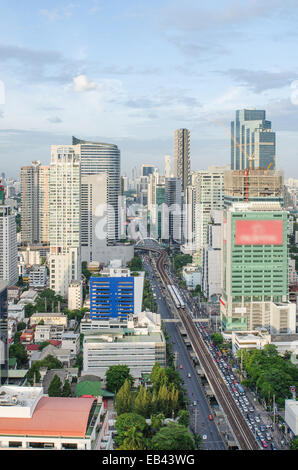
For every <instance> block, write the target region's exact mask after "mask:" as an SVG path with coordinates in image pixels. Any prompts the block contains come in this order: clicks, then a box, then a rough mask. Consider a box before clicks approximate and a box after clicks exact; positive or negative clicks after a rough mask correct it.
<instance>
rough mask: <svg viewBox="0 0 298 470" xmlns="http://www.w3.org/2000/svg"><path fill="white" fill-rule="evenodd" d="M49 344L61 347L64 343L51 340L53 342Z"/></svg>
mask: <svg viewBox="0 0 298 470" xmlns="http://www.w3.org/2000/svg"><path fill="white" fill-rule="evenodd" d="M49 343H50V344H51V345H52V346H56V347H58V346H61V344H62V341H58V340H57V339H51V340H50V341H49Z"/></svg>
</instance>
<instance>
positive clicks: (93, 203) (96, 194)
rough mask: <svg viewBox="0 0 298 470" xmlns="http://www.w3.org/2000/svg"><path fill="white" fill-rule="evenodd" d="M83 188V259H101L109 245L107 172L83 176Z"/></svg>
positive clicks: (88, 260)
mask: <svg viewBox="0 0 298 470" xmlns="http://www.w3.org/2000/svg"><path fill="white" fill-rule="evenodd" d="M81 189H82V192H81V257H82V261H87V262H90V261H100V260H101V251H102V250H104V249H106V246H107V233H106V225H107V216H108V208H107V201H108V175H107V173H102V174H98V175H86V176H82V177H81Z"/></svg>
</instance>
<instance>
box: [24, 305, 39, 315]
mask: <svg viewBox="0 0 298 470" xmlns="http://www.w3.org/2000/svg"><path fill="white" fill-rule="evenodd" d="M36 311H37V309H36V306H35V305H33V304H26V305H25V317H26V318H29V317H31V315H33V313H35V312H36Z"/></svg>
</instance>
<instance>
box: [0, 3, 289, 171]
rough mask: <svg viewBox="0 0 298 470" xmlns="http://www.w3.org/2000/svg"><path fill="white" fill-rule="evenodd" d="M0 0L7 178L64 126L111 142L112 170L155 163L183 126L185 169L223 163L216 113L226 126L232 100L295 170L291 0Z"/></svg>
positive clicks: (67, 139)
mask: <svg viewBox="0 0 298 470" xmlns="http://www.w3.org/2000/svg"><path fill="white" fill-rule="evenodd" d="M3 3H4V4H2V10H1V20H0V22H1V23H0V24H1V33H0V59H1V65H0V80H1V86H2V88H1V90H2V91H0V95H1V102H0V116H1V118H0V152H1V154H2V155H4V156H5V157H7V161H8V164H7V172H8V173H10V174H11V175H12V176H17V175H16V174H15V172H16V170H15V168H17V167H20V166H21V164H23V165H26V164H30V163H31V162H32V161H33V160H40V161H41V163H42V164H47V162H48V159H49V148H50V145H53V144H55V145H67V144H70V143H71V136H72V135H80V136H81V138H82V139H85V140H94V141H100V142H101V141H103V142H108V143H113V144H115V145H117V146H118V147H119V149H120V151H121V155H122V173H126V174H129V173H130V171H131V168H132V167H133V166H135V165H138V164H141V162H144V161H147V162H149V163H152V164H154V165H156V166H159V167H161V165H162V160H163V158H164V155H166V154H170V155H172V156H173V154H174V144H173V138H172V134H173V131H174V130H175V129H179V128H183V127H184V128H187V129H189V130H190V133H191V158H192V165H193V168H194V169H202V168H204V162H205V161H206V159H208V161H209V162H210V164H215V163H216V164H220V165H225V164H227V163H229V161H230V153H229V150H230V149H229V137H228V136H227V135H226V133H225V132H224V130H223V129H222V128H221V127H220V126H219V125H218V124H217V121H218V120H220V121H221V122H223V123H224V124H225V125H226V126H227V127H228V128H229V127H230V122H231V120H232V119H233V118H234V114H235V111H236V110H237V109H243V108H256V109H265V110H266V114H267V117H268V119H269V120H270V121H271V122H272V126H273V128H274V131H275V132H276V140H277V168H284V170H285V176H286V177H288V176H290V175H291V174H293V173H294V171H295V158H296V150H295V149H296V148H297V143H298V142H297V138H298V137H297V136H296V128H297V117H296V115H297V112H296V111H297V97H296V94H297V93H296V89H297V83H296V81H297V78H298V73H297V71H296V70H295V67H294V66H293V64H292V62H293V61H292V56H293V54H292V51H293V50H294V46H295V42H296V26H295V25H296V21H295V20H296V18H297V14H298V10H297V5H296V4H295V2H293V1H289V0H287V1H284V2H281V1H278V0H276V1H274V2H273V3H271V5H270V8H268V7H267V6H266V2H264V1H261V2H258V4H256V3H255V2H253V1H251V2H246V3H245V4H244V2H240V3H243V5H238V4H237V6H236V5H235V4H234V3H233V2H232V1H225V2H218V1H216V2H214V5H213V10H211V9H203V8H202V7H200V6H197V5H196V2H194V1H187V2H186V3H185V5H183V7H182V6H180V4H179V3H178V2H173V1H171V2H169V1H163V2H157V1H154V2H150V6H148V5H146V3H145V2H144V1H141V2H134V1H130V2H128V4H127V3H126V4H125V5H124V4H122V3H121V2H119V1H113V2H111V4H109V5H105V4H102V3H100V2H96V1H87V2H84V4H81V3H70V2H64V3H61V2H57V1H52V2H49V1H45V2H43V5H42V6H40V4H39V3H37V2H36V1H33V0H31V1H29V2H27V3H26V6H25V5H20V4H19V3H18V4H17V2H16V1H15V0H14V1H12V2H9V3H8V2H3ZM14 6H15V8H14ZM244 19H245V23H244ZM98 24H100V28H98V27H97V26H98ZM281 36H282V37H283V41H282V42H280V41H279V37H281ZM36 37H38V38H39V41H38V45H36ZM119 37H121V41H119ZM136 38H138V40H137V41H136ZM260 43H261V44H262V54H261V53H258V54H256V53H255V51H256V50H258V49H257V48H258V47H259V44H260ZM272 51H274V54H272ZM244 52H245V53H244ZM235 63H236V64H237V66H235ZM235 67H236V68H235ZM13 172H14V174H12V173H13Z"/></svg>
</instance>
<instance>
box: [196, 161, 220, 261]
mask: <svg viewBox="0 0 298 470" xmlns="http://www.w3.org/2000/svg"><path fill="white" fill-rule="evenodd" d="M225 169H226V168H225V167H218V166H210V167H208V169H207V170H200V171H197V172H196V174H195V175H194V177H193V180H194V181H195V182H194V186H195V190H196V204H195V246H196V253H195V254H194V258H193V259H194V262H195V264H197V265H198V266H202V249H203V247H204V245H206V243H207V228H208V223H209V221H210V212H211V211H212V210H222V209H223V206H224V171H225Z"/></svg>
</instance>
